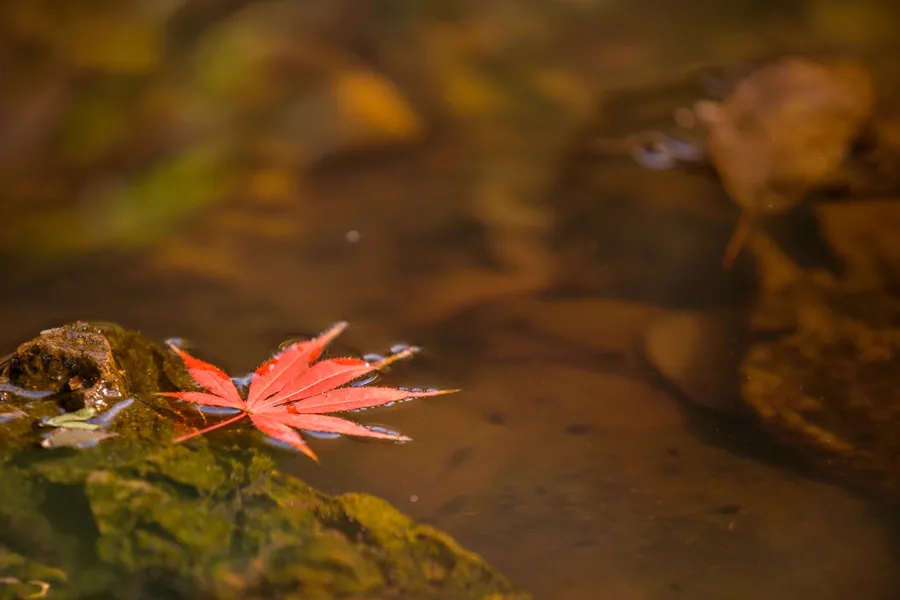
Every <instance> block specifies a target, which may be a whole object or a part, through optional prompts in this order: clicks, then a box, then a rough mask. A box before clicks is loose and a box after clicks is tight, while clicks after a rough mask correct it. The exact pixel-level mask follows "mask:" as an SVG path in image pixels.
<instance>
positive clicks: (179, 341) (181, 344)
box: [165, 337, 191, 349]
mask: <svg viewBox="0 0 900 600" xmlns="http://www.w3.org/2000/svg"><path fill="white" fill-rule="evenodd" d="M165 342H166V345H167V346H175V347H176V348H179V349H181V348H189V347H190V345H191V344H190V342H188V341H187V340H186V339H184V338H182V337H170V338H169V339H167V340H165Z"/></svg>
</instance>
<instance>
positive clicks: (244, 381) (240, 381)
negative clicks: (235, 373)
mask: <svg viewBox="0 0 900 600" xmlns="http://www.w3.org/2000/svg"><path fill="white" fill-rule="evenodd" d="M252 379H253V373H248V374H247V375H244V376H243V377H232V378H231V381H232V383H234V385H236V386H237V387H238V388H245V387H247V386H249V385H250V381H251V380H252Z"/></svg>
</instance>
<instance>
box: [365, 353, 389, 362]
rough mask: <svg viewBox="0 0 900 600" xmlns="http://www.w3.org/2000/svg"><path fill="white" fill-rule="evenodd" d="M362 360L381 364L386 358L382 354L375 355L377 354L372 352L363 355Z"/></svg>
mask: <svg viewBox="0 0 900 600" xmlns="http://www.w3.org/2000/svg"><path fill="white" fill-rule="evenodd" d="M362 358H363V360H364V361H366V362H370V363H374V362H380V361H382V360H384V356H382V355H381V354H378V353H375V352H370V353H369V354H363V357H362Z"/></svg>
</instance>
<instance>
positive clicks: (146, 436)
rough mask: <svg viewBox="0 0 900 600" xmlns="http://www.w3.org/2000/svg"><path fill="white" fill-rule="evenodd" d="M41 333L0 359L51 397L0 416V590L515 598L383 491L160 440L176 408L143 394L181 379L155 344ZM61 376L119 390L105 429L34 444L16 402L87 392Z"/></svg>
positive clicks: (73, 331) (104, 334)
mask: <svg viewBox="0 0 900 600" xmlns="http://www.w3.org/2000/svg"><path fill="white" fill-rule="evenodd" d="M50 332H52V333H50V334H48V333H47V332H45V333H44V334H43V335H42V337H41V338H37V339H36V340H34V341H33V342H30V343H29V344H25V345H23V347H22V348H20V352H19V353H17V354H16V355H14V357H13V358H12V361H11V362H10V364H9V365H8V366H7V367H6V370H5V373H6V376H7V377H8V378H9V379H10V380H14V382H15V385H17V386H21V387H23V388H27V389H29V390H48V389H49V390H53V391H55V392H56V393H55V394H53V395H51V396H47V397H45V398H41V399H38V400H32V401H31V402H27V403H26V402H20V403H19V405H18V406H19V407H20V408H22V409H23V410H24V411H25V412H26V413H28V414H27V416H26V417H23V418H22V419H19V420H16V421H12V422H10V423H5V424H2V425H0V427H2V428H3V431H4V437H6V436H10V437H12V438H13V439H14V440H15V443H11V444H4V446H3V453H4V454H3V456H4V460H5V463H6V464H5V466H4V468H3V470H2V471H0V559H2V558H3V557H6V558H7V559H8V560H6V559H4V560H3V562H2V564H3V565H6V568H5V569H3V571H4V572H3V573H0V576H7V577H11V578H15V579H16V580H21V581H23V582H26V583H22V584H7V585H6V588H8V589H2V588H3V586H0V597H3V596H2V594H4V593H10V594H16V593H18V594H21V593H22V591H23V590H26V591H32V592H33V591H35V587H34V585H31V586H30V587H29V584H27V580H29V579H33V580H40V581H43V582H46V583H48V584H50V591H51V592H52V596H53V597H55V598H85V597H91V598H94V597H115V598H148V597H152V598H157V599H160V600H164V599H166V598H216V599H218V598H222V599H230V598H245V599H255V598H259V599H263V598H266V599H268V598H283V599H291V598H296V599H298V600H299V599H303V600H315V599H318V598H322V599H331V598H347V599H360V600H361V599H363V598H365V599H378V598H385V599H388V598H390V599H394V598H416V599H417V600H428V599H431V598H434V599H448V600H450V599H457V598H459V599H470V598H474V599H478V598H483V599H488V598H489V599H491V600H507V599H509V600H513V599H523V600H524V599H525V598H528V596H527V595H525V594H523V593H521V592H517V591H516V590H515V589H514V588H513V587H512V586H511V584H510V583H509V582H507V581H506V580H505V579H504V578H503V577H502V576H501V575H499V574H498V573H496V572H495V571H494V570H493V569H492V568H491V567H490V566H489V565H488V564H487V563H486V562H485V561H484V560H483V559H481V558H480V557H479V556H477V555H475V554H472V553H470V552H468V551H466V550H464V549H462V548H461V547H459V546H458V545H457V544H456V543H455V542H454V541H453V540H452V539H451V538H449V537H448V536H447V535H446V534H444V533H442V532H440V531H438V530H436V529H433V528H431V527H429V526H425V525H419V524H417V523H415V522H414V521H412V520H411V519H409V518H408V517H407V516H405V515H403V514H401V513H400V512H398V511H397V510H396V509H395V508H393V507H392V506H391V505H389V504H388V503H386V502H385V501H383V500H380V499H378V498H375V497H372V496H368V495H365V494H346V495H343V496H338V497H332V496H328V495H325V494H323V493H321V492H319V491H317V490H315V489H313V488H311V487H309V486H308V485H306V484H305V483H303V482H302V481H300V480H299V479H297V478H295V477H292V476H289V475H286V474H283V473H280V472H278V471H276V469H275V463H274V461H273V460H272V459H271V458H270V457H269V456H268V455H267V454H266V453H265V452H263V451H261V450H260V449H259V448H260V447H262V446H261V445H259V446H258V447H257V446H256V445H254V446H253V447H249V448H248V447H237V446H230V447H220V446H213V445H211V444H209V443H207V442H206V440H205V439H203V438H201V439H199V440H197V441H196V442H195V443H192V444H190V445H173V444H172V443H171V442H170V439H171V430H172V427H173V421H174V418H175V417H176V415H175V414H174V413H173V412H171V409H168V411H167V409H166V408H165V407H166V404H165V402H164V401H160V400H158V399H155V397H154V396H153V393H154V392H156V391H159V390H161V389H194V385H193V384H192V383H191V380H190V379H189V378H187V379H186V378H185V377H184V372H183V368H181V367H180V365H179V364H178V363H177V361H173V360H172V359H171V357H170V356H169V353H168V352H166V351H165V350H163V349H162V348H161V347H159V346H157V345H156V344H154V343H152V342H150V341H148V340H146V339H144V338H141V337H140V336H139V335H137V334H134V333H131V332H125V331H123V330H121V329H119V328H117V327H114V326H107V325H92V324H88V323H78V324H75V325H72V326H67V327H65V328H60V330H50ZM98 336H99V337H98ZM100 338H103V339H100ZM66 339H71V340H73V342H72V346H66V345H65V344H61V343H60V340H66ZM54 344H55V345H54ZM23 349H24V350H23ZM48 349H52V350H54V352H55V353H50V352H45V350H48ZM45 355H46V356H49V359H48V360H44V359H43V357H44V356H45ZM37 367H40V368H37ZM84 373H91V374H93V379H92V378H85V377H84V375H83V374H84ZM10 374H13V377H10ZM42 376H43V377H46V380H43V381H42V379H41V377H42ZM74 376H80V377H81V379H82V381H84V382H85V383H86V386H83V388H82V387H79V388H78V390H81V389H88V388H90V387H91V386H96V385H98V384H99V385H104V386H107V387H108V389H112V390H114V391H115V392H116V394H117V395H116V396H115V397H116V398H125V397H133V398H135V401H134V402H133V404H131V405H130V406H128V408H126V409H125V410H123V411H122V414H121V416H119V417H117V419H116V420H115V421H114V422H113V423H112V424H111V425H110V428H111V429H115V430H116V432H117V433H118V434H119V435H117V436H116V437H114V438H110V439H107V440H104V441H103V442H101V443H99V444H98V445H97V446H95V447H93V448H89V449H85V450H75V449H70V448H63V449H53V450H46V449H43V448H41V447H39V445H38V444H36V443H35V441H36V440H35V438H36V437H37V434H36V433H35V432H34V420H35V414H33V413H32V411H36V414H38V415H43V414H49V413H52V411H53V410H57V411H58V408H59V406H60V405H61V404H62V405H65V404H66V403H67V402H68V403H70V404H71V403H73V402H74V403H75V405H76V406H77V405H78V404H79V402H78V401H77V399H78V397H79V395H81V397H82V398H84V403H83V404H87V403H88V402H89V401H90V400H89V399H90V398H91V396H90V395H89V394H90V393H88V394H79V393H78V390H72V389H70V388H71V384H70V383H69V382H70V381H71V378H72V377H74ZM54 386H55V387H54ZM73 392H74V393H73ZM5 393H6V394H7V395H9V393H8V392H5ZM63 397H66V399H65V400H63V399H62V398H63ZM7 401H8V402H14V400H11V399H10V398H9V397H8V398H7ZM70 407H71V406H70ZM42 569H43V570H42ZM10 581H12V580H10ZM10 597H15V596H10Z"/></svg>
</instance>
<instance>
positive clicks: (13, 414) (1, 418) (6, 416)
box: [0, 410, 27, 423]
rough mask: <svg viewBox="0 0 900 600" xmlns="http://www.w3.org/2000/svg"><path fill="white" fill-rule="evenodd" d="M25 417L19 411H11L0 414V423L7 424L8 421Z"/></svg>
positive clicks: (23, 413)
mask: <svg viewBox="0 0 900 600" xmlns="http://www.w3.org/2000/svg"><path fill="white" fill-rule="evenodd" d="M24 416H27V415H26V413H25V411H21V410H13V411H10V412H5V413H0V423H9V422H10V421H15V420H16V419H21V418H22V417H24Z"/></svg>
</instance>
